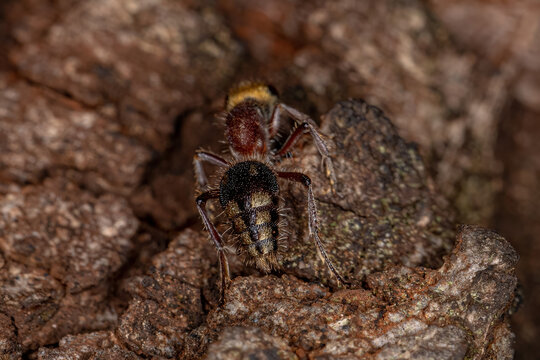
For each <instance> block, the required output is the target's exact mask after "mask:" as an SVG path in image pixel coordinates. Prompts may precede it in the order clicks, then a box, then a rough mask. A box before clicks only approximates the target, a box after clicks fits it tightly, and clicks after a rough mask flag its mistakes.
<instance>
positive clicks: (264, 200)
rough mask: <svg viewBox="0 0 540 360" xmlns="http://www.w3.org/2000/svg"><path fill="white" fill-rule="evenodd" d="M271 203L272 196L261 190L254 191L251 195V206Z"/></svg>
mask: <svg viewBox="0 0 540 360" xmlns="http://www.w3.org/2000/svg"><path fill="white" fill-rule="evenodd" d="M271 203H272V198H271V197H270V195H269V194H267V193H265V192H262V191H256V192H254V193H253V194H252V195H251V208H252V209H254V208H258V207H261V206H266V205H270V204H271Z"/></svg>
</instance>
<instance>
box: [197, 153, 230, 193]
mask: <svg viewBox="0 0 540 360" xmlns="http://www.w3.org/2000/svg"><path fill="white" fill-rule="evenodd" d="M203 161H206V162H209V163H211V164H214V165H217V166H227V165H228V164H227V161H226V160H225V159H223V158H222V157H221V156H219V155H216V154H214V153H211V152H209V151H203V150H197V151H195V156H193V166H194V167H195V176H196V177H197V181H198V182H199V185H200V187H201V189H204V187H205V186H206V185H207V184H208V178H207V177H206V173H205V172H204V168H203V166H202V162H203Z"/></svg>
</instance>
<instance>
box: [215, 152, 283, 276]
mask: <svg viewBox="0 0 540 360" xmlns="http://www.w3.org/2000/svg"><path fill="white" fill-rule="evenodd" d="M278 192H279V187H278V184H277V179H276V177H275V175H274V173H273V171H272V170H270V168H268V167H267V166H266V165H265V164H263V163H261V162H258V161H244V162H241V163H238V164H236V165H234V166H232V167H231V168H230V169H229V170H228V171H227V172H226V173H225V175H224V176H223V178H222V180H221V184H220V200H221V205H222V206H223V207H224V208H225V212H226V214H227V217H228V218H229V220H230V221H231V223H232V229H233V234H234V237H235V238H236V239H237V243H236V245H237V248H238V250H239V253H240V254H243V255H245V256H244V257H245V258H246V260H248V261H252V262H254V263H255V264H256V265H257V266H258V267H259V268H260V269H261V270H265V271H269V270H270V268H271V267H273V266H274V262H275V253H276V252H277V248H278V244H277V239H278V237H279V227H278V223H279V212H278Z"/></svg>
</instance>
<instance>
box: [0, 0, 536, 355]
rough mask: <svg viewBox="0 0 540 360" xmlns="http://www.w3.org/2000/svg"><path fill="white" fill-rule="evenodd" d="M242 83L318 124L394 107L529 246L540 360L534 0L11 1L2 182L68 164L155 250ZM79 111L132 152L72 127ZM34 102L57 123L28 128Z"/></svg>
mask: <svg viewBox="0 0 540 360" xmlns="http://www.w3.org/2000/svg"><path fill="white" fill-rule="evenodd" d="M245 79H262V80H265V81H269V82H271V83H272V84H274V85H275V87H276V88H277V89H278V90H279V91H280V93H281V95H282V98H283V99H284V101H285V102H287V103H289V104H290V105H293V106H295V107H297V108H298V109H301V110H303V111H304V112H307V113H309V114H311V115H312V116H313V117H314V118H317V119H318V118H319V117H320V115H321V114H324V113H325V112H327V111H328V110H329V109H330V108H331V107H332V106H333V104H335V103H336V102H337V101H340V100H343V99H346V98H350V97H360V98H364V99H366V100H367V101H369V102H370V103H372V104H374V105H377V106H379V107H380V108H382V109H383V110H384V111H385V112H386V114H387V115H388V116H389V117H390V118H391V119H392V120H393V121H394V123H395V124H396V125H397V126H398V128H399V131H400V134H401V135H402V136H403V137H405V138H406V139H408V140H411V141H414V142H416V143H417V144H418V146H419V149H420V151H421V153H422V155H423V157H424V160H425V161H426V164H427V167H428V169H429V171H430V173H431V174H432V177H433V182H434V186H436V187H437V188H438V189H439V190H440V191H441V192H443V193H444V194H445V195H446V197H447V199H448V201H449V202H450V203H451V204H452V205H453V207H454V208H455V211H456V218H457V223H468V224H481V225H484V226H487V227H490V228H493V229H496V230H497V231H499V232H500V233H501V234H502V235H504V236H505V237H506V238H507V239H508V240H509V241H510V242H511V243H512V244H513V245H514V246H515V247H516V249H517V250H518V252H519V254H520V256H521V260H520V265H519V278H520V281H521V285H522V295H523V298H524V301H523V305H522V306H521V308H520V310H519V311H518V312H517V313H516V314H515V315H514V316H513V330H514V332H515V334H516V339H515V341H516V350H517V353H516V358H518V359H535V358H537V356H538V353H540V342H539V341H538V340H537V339H538V338H539V337H540V311H538V309H539V308H540V261H539V260H538V258H539V257H540V215H539V211H538V210H537V209H536V206H538V204H540V191H539V188H540V141H538V139H539V138H540V1H538V0H513V1H510V0H476V1H475V0H469V1H465V0H445V1H442V0H441V1H436V0H432V1H413V0H395V1H390V0H382V1H381V0H365V1H353V0H336V1H322V0H321V1H300V0H276V1H248V0H215V1H210V0H203V1H191V0H139V1H136V0H95V1H91V2H90V1H82V0H11V1H10V0H3V1H2V2H1V4H0V98H2V101H1V102H0V182H1V183H3V184H9V183H11V182H15V183H20V184H32V183H37V182H39V181H41V180H42V179H43V178H44V177H47V176H51V175H55V174H59V173H61V174H62V175H64V176H67V177H70V178H72V179H73V180H74V181H76V182H78V183H79V184H81V185H82V186H87V187H88V190H90V191H92V192H95V193H96V194H101V193H105V192H113V193H116V194H120V195H122V196H124V197H126V199H128V200H129V202H130V204H131V206H132V208H133V210H134V211H135V213H136V215H137V217H138V218H139V219H140V220H141V222H142V223H143V225H144V226H145V228H146V229H147V232H148V233H149V234H151V236H150V238H149V239H150V240H151V241H150V240H148V238H145V237H141V239H140V241H141V244H143V245H144V246H146V247H147V249H149V250H148V252H149V253H151V252H155V251H158V250H159V248H160V247H161V248H163V246H164V245H163V244H164V242H165V241H166V240H164V239H165V238H166V234H167V233H168V232H170V231H177V230H180V229H183V228H185V227H188V226H191V225H193V224H194V223H195V222H196V221H197V217H196V216H195V215H196V214H195V209H194V206H193V203H192V202H193V195H194V190H193V174H192V169H191V158H192V154H193V151H194V150H195V149H196V148H198V147H205V148H208V149H214V150H216V151H219V150H220V149H221V147H222V145H221V143H220V141H221V140H223V139H222V132H221V129H220V128H219V131H218V130H216V129H218V128H217V126H219V125H220V124H219V123H218V121H217V120H215V116H214V115H215V114H216V113H217V112H219V111H220V110H221V109H222V105H223V99H224V94H225V93H226V91H227V89H228V88H229V87H230V86H232V85H233V84H234V83H235V82H238V81H240V80H245ZM13 89H16V90H17V91H16V92H13ZM14 93H16V94H17V95H16V96H17V101H18V104H19V105H17V107H15V106H14V105H13V104H14V102H10V99H11V100H13V97H14V95H13V94H14ZM21 99H22V100H21ZM21 104H22V105H21ZM81 112H83V113H84V114H85V117H77V119H83V120H81V121H82V123H83V125H84V126H88V127H89V128H90V127H91V128H92V129H93V130H94V131H97V133H98V134H99V133H100V129H114V131H115V132H116V133H117V134H119V135H118V138H115V144H118V143H120V142H121V143H122V144H123V145H122V147H121V149H120V150H118V148H108V146H109V145H108V144H107V143H103V142H102V139H100V138H99V136H98V137H97V138H90V137H89V135H88V136H86V135H85V134H84V132H83V133H76V134H75V133H70V132H69V131H65V132H63V131H62V130H61V129H62V126H63V125H62V119H65V118H66V117H69V116H71V114H73V113H81ZM34 113H35V114H37V118H38V119H39V118H40V117H49V118H54V119H55V121H57V123H58V124H59V125H58V127H57V128H56V130H55V131H52V130H51V131H50V133H49V132H47V131H48V130H47V129H40V127H39V121H38V122H37V123H32V122H28V123H27V119H29V117H28V115H29V114H34ZM96 117H97V118H98V119H99V120H95V118H96ZM85 119H86V120H85ZM92 119H94V120H92ZM85 121H87V122H85ZM13 128H17V131H16V132H10V135H9V136H7V131H8V130H10V129H13ZM36 129H38V130H36ZM58 129H60V130H58ZM96 129H97V130H96ZM49 130H50V129H49ZM36 139H37V140H36ZM44 139H45V140H44ZM51 139H53V140H51ZM113 149H114V150H113ZM179 184H180V185H179ZM2 186H4V185H2ZM156 239H157V240H156ZM160 239H161V240H160ZM160 241H161V242H160ZM145 242H146V243H145ZM150 242H151V244H150ZM143 245H141V246H143Z"/></svg>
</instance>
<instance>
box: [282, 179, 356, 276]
mask: <svg viewBox="0 0 540 360" xmlns="http://www.w3.org/2000/svg"><path fill="white" fill-rule="evenodd" d="M277 175H278V176H279V177H280V178H283V179H286V180H290V181H294V182H298V183H300V184H302V185H304V186H305V187H306V188H307V192H308V217H309V222H308V224H309V233H310V235H311V236H312V238H313V240H314V241H315V245H317V248H318V249H319V252H320V253H321V255H322V257H323V259H324V262H325V263H326V266H328V269H330V271H331V272H332V274H334V276H335V277H336V278H337V279H338V282H340V283H341V284H343V285H345V284H347V282H346V281H345V279H343V277H342V276H341V275H340V274H339V272H338V271H337V270H336V268H335V266H334V264H332V261H330V258H329V257H328V254H327V253H326V250H325V249H324V245H323V243H322V241H321V238H320V237H319V224H318V220H317V205H316V203H315V196H314V195H313V188H312V186H311V179H310V178H309V177H308V176H307V175H305V174H302V173H298V172H278V173H277Z"/></svg>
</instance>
